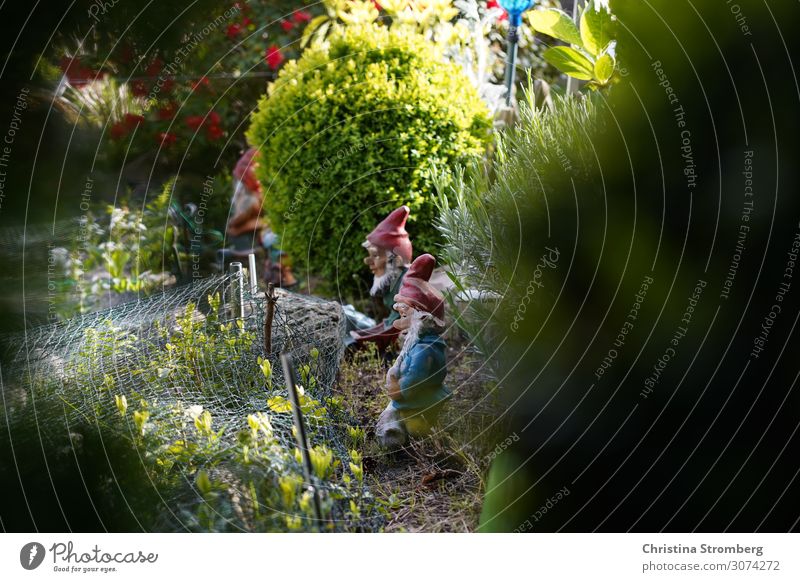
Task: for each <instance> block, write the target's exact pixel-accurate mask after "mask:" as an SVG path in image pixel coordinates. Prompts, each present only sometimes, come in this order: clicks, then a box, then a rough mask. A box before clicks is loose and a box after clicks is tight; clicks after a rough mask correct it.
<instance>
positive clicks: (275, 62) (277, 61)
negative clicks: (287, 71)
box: [264, 44, 285, 69]
mask: <svg viewBox="0 0 800 582" xmlns="http://www.w3.org/2000/svg"><path fill="white" fill-rule="evenodd" d="M264 58H265V59H266V61H267V64H268V65H269V66H270V68H271V69H277V68H278V67H280V66H281V63H283V61H284V60H285V59H284V56H283V53H281V49H279V48H278V46H277V45H274V44H273V45H270V47H269V48H268V49H267V54H266V55H265V57H264Z"/></svg>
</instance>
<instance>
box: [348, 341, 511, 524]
mask: <svg viewBox="0 0 800 582" xmlns="http://www.w3.org/2000/svg"><path fill="white" fill-rule="evenodd" d="M449 344H450V347H449V348H448V370H449V372H448V375H447V385H448V387H449V388H450V390H451V391H452V392H453V398H451V399H450V402H449V403H448V405H447V407H446V408H445V410H444V411H443V413H442V416H441V419H440V421H439V426H438V427H437V429H436V431H435V432H434V433H433V434H432V435H431V436H429V437H426V438H424V439H418V440H414V441H412V442H411V443H410V444H409V445H408V446H406V447H405V448H404V449H402V450H400V451H397V452H393V453H386V452H383V451H381V450H380V449H379V448H378V447H377V445H376V443H375V440H374V425H375V421H376V420H377V418H378V415H379V414H380V413H381V411H382V410H383V409H384V408H385V407H386V404H387V402H388V397H387V396H386V395H385V392H384V382H385V375H386V370H387V369H388V367H389V365H390V364H391V362H387V361H385V360H384V359H382V358H381V357H380V356H378V355H377V354H376V353H375V352H372V351H362V352H358V353H356V354H353V355H352V356H350V357H349V358H348V359H347V360H346V361H345V362H344V363H343V364H342V368H341V370H340V374H339V390H340V391H341V393H342V395H343V396H344V406H345V407H346V408H347V410H348V412H349V413H350V414H352V415H353V417H355V419H356V420H357V422H358V424H359V425H360V426H361V427H363V428H364V430H365V431H366V432H367V445H366V447H365V448H366V450H365V461H364V468H365V472H366V479H367V482H368V484H369V487H370V489H371V491H372V493H373V494H374V495H375V497H376V499H377V500H378V503H379V504H380V505H381V506H382V507H383V508H384V513H385V515H386V525H385V531H387V532H394V531H409V532H471V531H474V530H475V529H476V527H477V525H478V518H479V516H480V510H481V504H482V502H483V490H484V476H485V474H486V469H487V464H488V461H487V455H488V454H489V452H490V450H491V448H492V446H493V444H489V443H493V438H492V436H493V435H497V434H501V433H502V431H503V427H501V426H499V425H498V423H497V421H496V419H497V418H498V416H497V414H496V413H495V409H494V405H493V401H492V394H493V388H494V384H493V383H492V381H491V380H490V377H489V374H488V373H486V371H484V370H483V369H482V366H481V360H480V359H479V358H478V356H477V355H476V354H475V353H474V352H473V351H472V350H470V349H469V346H468V345H465V344H464V343H463V341H459V340H456V341H453V340H449Z"/></svg>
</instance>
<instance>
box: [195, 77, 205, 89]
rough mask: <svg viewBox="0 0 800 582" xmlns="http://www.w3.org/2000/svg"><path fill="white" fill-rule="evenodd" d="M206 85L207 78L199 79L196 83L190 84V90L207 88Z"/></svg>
mask: <svg viewBox="0 0 800 582" xmlns="http://www.w3.org/2000/svg"><path fill="white" fill-rule="evenodd" d="M208 84H209V81H208V77H200V78H199V79H197V81H195V82H194V83H192V90H193V91H196V90H197V88H198V87H201V86H202V87H208Z"/></svg>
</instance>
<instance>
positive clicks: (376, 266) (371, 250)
mask: <svg viewBox="0 0 800 582" xmlns="http://www.w3.org/2000/svg"><path fill="white" fill-rule="evenodd" d="M364 246H365V247H366V249H367V253H368V254H367V256H366V258H365V259H364V264H365V265H367V266H368V267H369V270H370V271H372V274H373V275H374V276H375V277H383V276H384V275H385V274H386V265H387V264H388V262H389V254H388V253H387V252H386V251H385V250H384V249H381V248H378V247H376V246H375V245H372V244H365V245H364Z"/></svg>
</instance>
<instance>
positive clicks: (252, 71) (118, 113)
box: [59, 0, 315, 171]
mask: <svg viewBox="0 0 800 582" xmlns="http://www.w3.org/2000/svg"><path fill="white" fill-rule="evenodd" d="M314 10H315V9H314V8H313V7H311V8H309V9H304V8H302V4H301V2H299V1H298V0H282V1H278V2H275V1H274V0H250V1H249V2H236V3H234V4H231V5H228V6H226V7H224V8H218V7H217V8H215V9H214V10H213V11H212V10H205V11H203V12H199V13H195V16H194V18H193V20H191V21H188V22H187V21H183V20H179V21H178V22H177V24H176V26H178V27H179V28H180V27H182V28H183V30H184V35H183V37H182V42H180V43H179V44H177V46H173V45H164V44H163V43H161V42H158V43H156V44H155V46H156V47H157V48H152V49H150V50H147V51H142V50H140V48H139V47H140V46H141V45H139V44H138V43H136V42H135V41H134V40H129V39H128V38H127V37H125V36H122V37H121V40H120V42H119V43H117V46H116V48H113V49H109V53H108V54H103V53H102V52H101V51H98V52H96V53H95V52H90V51H88V50H87V49H86V48H85V47H86V46H90V45H89V44H88V43H87V44H84V45H83V47H84V48H81V49H80V50H78V51H75V50H73V49H70V48H69V47H70V45H69V44H67V45H66V47H65V46H64V45H63V44H62V46H61V48H60V49H59V50H61V51H62V55H61V56H60V57H59V59H60V60H59V67H60V70H61V72H62V74H63V78H64V80H65V82H66V84H67V85H68V87H70V88H72V89H77V91H74V90H72V91H68V92H67V93H65V94H64V95H63V97H64V98H66V99H68V100H70V101H72V102H73V104H74V105H75V110H76V111H85V110H87V109H88V108H91V107H92V106H93V105H94V104H95V103H96V101H97V99H98V97H99V98H102V99H105V100H107V102H108V103H107V106H106V107H104V109H103V111H104V115H102V116H95V117H93V118H92V119H91V120H90V121H91V122H92V123H93V125H94V126H96V127H97V128H99V129H100V130H101V131H102V135H103V137H102V139H103V141H104V142H105V144H104V145H105V147H104V148H103V149H102V151H103V153H105V154H107V155H108V156H109V157H110V158H111V159H112V160H114V161H122V160H130V159H135V158H137V157H139V156H140V155H143V154H154V153H157V154H158V156H159V158H160V159H161V160H166V161H167V162H168V163H170V164H171V165H172V166H175V165H176V164H181V167H183V168H186V167H187V165H188V166H189V167H190V168H191V167H196V168H198V169H199V168H202V169H203V170H204V171H206V170H207V169H208V167H209V165H210V164H215V163H217V162H218V159H219V156H220V150H224V151H223V152H222V161H223V165H228V164H230V163H231V162H232V161H233V160H235V158H236V156H237V155H238V153H239V150H240V149H241V148H242V147H243V146H244V140H243V138H242V136H241V133H240V131H241V130H240V127H241V123H240V122H241V120H242V119H244V118H245V117H246V116H247V114H248V113H249V111H250V110H251V109H252V107H253V106H254V104H255V103H256V102H257V100H258V97H259V96H260V95H261V93H262V92H263V86H264V81H265V80H269V79H271V78H273V77H274V75H275V74H276V72H277V71H278V69H280V67H281V66H282V65H283V63H284V62H285V61H286V60H287V59H291V58H295V57H296V56H297V55H298V54H299V40H300V35H301V33H302V30H303V27H304V26H305V25H306V24H307V23H308V22H309V21H310V20H311V19H312V18H313V15H314ZM63 53H66V56H64V54H63ZM109 87H113V88H111V89H109ZM231 143H232V144H233V146H234V147H226V146H229V145H230V144H231Z"/></svg>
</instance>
